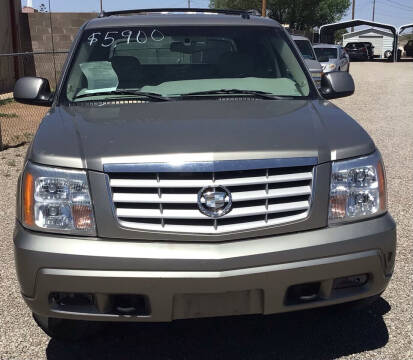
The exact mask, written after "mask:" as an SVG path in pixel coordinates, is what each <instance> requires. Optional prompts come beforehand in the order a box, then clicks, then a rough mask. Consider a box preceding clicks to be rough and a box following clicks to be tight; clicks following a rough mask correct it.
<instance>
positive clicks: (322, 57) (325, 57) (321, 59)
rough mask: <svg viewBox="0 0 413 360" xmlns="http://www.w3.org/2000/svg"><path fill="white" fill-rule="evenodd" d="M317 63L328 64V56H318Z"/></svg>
mask: <svg viewBox="0 0 413 360" xmlns="http://www.w3.org/2000/svg"><path fill="white" fill-rule="evenodd" d="M317 60H318V62H329V60H330V59H329V58H328V56H320V57H319V58H318V59H317Z"/></svg>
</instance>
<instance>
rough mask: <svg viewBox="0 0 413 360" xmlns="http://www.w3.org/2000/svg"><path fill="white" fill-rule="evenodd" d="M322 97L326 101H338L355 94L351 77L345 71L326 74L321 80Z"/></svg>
mask: <svg viewBox="0 0 413 360" xmlns="http://www.w3.org/2000/svg"><path fill="white" fill-rule="evenodd" d="M320 91H321V95H323V97H324V98H326V99H337V98H340V97H345V96H350V95H353V93H354V81H353V78H352V77H351V75H350V74H349V73H347V72H344V71H334V72H330V73H327V74H324V75H323V77H322V78H321V89H320Z"/></svg>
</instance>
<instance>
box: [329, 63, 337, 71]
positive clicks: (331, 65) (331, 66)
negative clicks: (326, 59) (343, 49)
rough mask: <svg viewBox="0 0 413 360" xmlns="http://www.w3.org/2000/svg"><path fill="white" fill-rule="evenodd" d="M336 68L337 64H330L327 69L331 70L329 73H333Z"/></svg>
mask: <svg viewBox="0 0 413 360" xmlns="http://www.w3.org/2000/svg"><path fill="white" fill-rule="evenodd" d="M335 68H336V65H335V64H328V65H327V69H328V70H329V71H332V70H334V69H335Z"/></svg>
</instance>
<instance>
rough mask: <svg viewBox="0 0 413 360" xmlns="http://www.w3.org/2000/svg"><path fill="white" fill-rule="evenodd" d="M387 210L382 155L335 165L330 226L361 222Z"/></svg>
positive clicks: (331, 192)
mask: <svg viewBox="0 0 413 360" xmlns="http://www.w3.org/2000/svg"><path fill="white" fill-rule="evenodd" d="M386 211H387V194H386V178H385V171H384V166H383V162H382V159H381V156H380V153H379V152H375V153H374V154H372V155H369V156H365V157H361V158H358V159H353V160H345V161H336V162H334V163H333V166H332V171H331V185H330V206H329V212H328V217H329V224H334V223H340V222H349V221H357V220H362V219H364V218H368V217H372V216H377V215H380V214H382V213H384V212H386Z"/></svg>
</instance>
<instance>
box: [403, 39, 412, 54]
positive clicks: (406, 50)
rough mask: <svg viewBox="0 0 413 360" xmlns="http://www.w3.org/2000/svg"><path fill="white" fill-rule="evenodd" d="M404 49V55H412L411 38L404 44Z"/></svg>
mask: <svg viewBox="0 0 413 360" xmlns="http://www.w3.org/2000/svg"><path fill="white" fill-rule="evenodd" d="M404 51H405V52H406V56H413V40H409V41H408V42H407V44H406V45H404Z"/></svg>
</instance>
